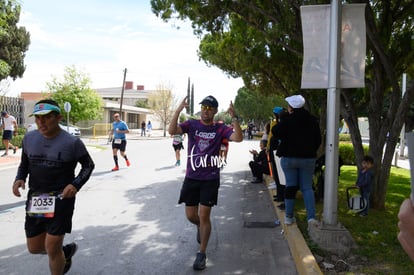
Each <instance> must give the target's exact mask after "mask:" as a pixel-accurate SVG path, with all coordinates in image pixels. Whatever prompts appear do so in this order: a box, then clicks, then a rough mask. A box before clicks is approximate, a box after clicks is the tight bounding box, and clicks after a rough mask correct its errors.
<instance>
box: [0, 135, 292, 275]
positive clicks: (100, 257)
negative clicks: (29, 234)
mask: <svg viewBox="0 0 414 275" xmlns="http://www.w3.org/2000/svg"><path fill="white" fill-rule="evenodd" d="M171 142H172V140H171V139H169V138H163V137H151V138H150V139H145V138H140V137H135V139H134V136H130V139H129V141H128V145H127V154H128V157H129V159H130V161H131V166H130V167H126V166H125V162H124V161H123V159H120V168H121V169H120V170H119V171H116V172H111V168H112V167H113V159H112V156H111V155H112V154H111V150H110V147H109V145H107V144H106V142H105V141H104V140H100V141H99V140H98V141H96V140H87V139H85V143H86V144H88V145H90V146H88V148H89V149H90V152H91V155H92V157H93V159H94V161H95V164H96V168H95V171H94V172H93V174H92V177H91V179H90V180H89V182H88V183H87V184H86V185H85V186H84V187H83V189H82V190H81V192H79V193H78V195H77V201H76V209H75V214H74V217H73V230H72V233H71V234H68V235H67V236H66V238H65V242H71V241H75V242H77V243H78V245H79V249H78V251H77V253H76V255H75V256H74V257H73V265H72V268H71V270H70V271H69V272H68V274H108V275H113V274H194V273H203V274H297V271H296V268H295V263H294V260H293V258H292V256H291V254H290V251H289V247H288V243H287V241H286V239H285V238H284V235H283V234H281V227H280V226H275V224H274V221H275V220H276V219H277V217H276V214H275V211H274V207H273V204H272V201H271V199H270V197H269V193H268V191H267V188H266V187H265V185H264V184H251V183H250V179H251V175H250V171H249V167H248V161H249V160H250V159H251V156H250V154H249V152H248V150H249V149H258V147H259V142H258V141H248V140H245V141H243V142H242V143H231V144H230V151H229V155H228V161H229V164H228V166H227V167H225V168H224V169H223V170H222V175H221V187H220V194H219V203H218V205H217V206H216V207H214V209H213V211H212V234H211V237H210V242H209V246H208V249H207V257H208V261H207V268H206V269H205V270H204V271H201V272H195V271H193V269H192V263H193V261H194V258H195V255H196V252H197V251H198V244H197V242H196V229H195V227H194V226H193V225H191V224H190V223H189V222H188V221H187V220H186V218H185V216H184V206H183V205H178V204H177V200H178V195H179V190H180V187H181V183H182V180H183V178H184V169H185V163H186V153H185V151H182V152H183V153H182V165H181V167H175V166H174V163H175V157H174V152H173V148H172V146H171ZM96 145H99V146H100V147H101V149H96V147H95V146H96ZM185 147H187V146H185ZM16 169H17V167H16V166H14V167H10V166H8V167H6V168H3V169H2V170H1V171H0V173H1V180H0V228H1V234H0V274H10V275H22V274H48V260H47V257H46V256H44V255H31V254H29V253H28V252H27V249H26V244H25V235H24V230H23V223H24V206H23V204H24V199H25V196H23V197H22V198H16V197H14V196H13V195H12V193H11V184H12V182H13V178H14V176H15V173H16Z"/></svg>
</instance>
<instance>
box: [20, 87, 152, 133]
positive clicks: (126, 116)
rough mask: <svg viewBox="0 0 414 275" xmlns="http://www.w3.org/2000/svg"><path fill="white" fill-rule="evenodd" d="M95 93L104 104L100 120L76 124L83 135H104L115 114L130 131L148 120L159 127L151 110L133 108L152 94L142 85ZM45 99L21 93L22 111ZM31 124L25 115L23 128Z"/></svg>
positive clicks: (43, 96) (32, 121) (38, 94)
mask: <svg viewBox="0 0 414 275" xmlns="http://www.w3.org/2000/svg"><path fill="white" fill-rule="evenodd" d="M95 91H96V92H97V93H98V94H99V95H100V96H101V97H102V99H103V102H104V106H103V115H102V119H100V120H93V121H81V122H79V123H77V125H76V126H78V127H79V128H81V130H82V134H83V135H102V134H106V133H107V131H108V130H109V129H110V124H111V122H112V121H113V119H112V117H113V115H114V114H115V113H120V114H121V117H122V119H123V120H124V121H125V122H126V123H127V124H128V126H129V128H130V129H139V128H140V127H141V126H140V125H141V122H142V121H145V122H146V123H147V122H148V120H151V122H152V124H153V127H154V128H155V129H156V128H158V127H159V126H158V125H159V124H158V123H157V120H156V119H155V118H154V117H153V116H152V112H151V110H149V109H146V108H140V107H135V105H136V102H137V101H138V100H146V99H147V98H148V94H149V93H151V92H152V91H150V90H145V89H144V86H143V85H137V87H136V88H135V89H134V83H133V82H132V81H126V82H125V89H124V91H122V87H113V88H100V89H95ZM47 97H48V94H47V93H30V92H23V93H21V98H23V100H24V110H33V107H34V104H35V103H36V102H37V101H39V100H41V99H43V98H47ZM121 105H122V106H121ZM121 107H122V110H121ZM62 108H63V106H62ZM25 113H27V111H26V112H25ZM69 120H70V118H69ZM31 123H34V118H33V117H28V115H25V116H24V121H23V124H24V126H25V127H27V125H29V124H31Z"/></svg>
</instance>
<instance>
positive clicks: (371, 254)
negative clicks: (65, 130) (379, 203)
mask: <svg viewBox="0 0 414 275" xmlns="http://www.w3.org/2000/svg"><path fill="white" fill-rule="evenodd" d="M356 178H357V168H356V166H348V165H345V166H342V167H341V175H340V178H339V185H338V217H337V218H338V222H340V223H341V224H343V225H344V226H345V227H346V228H347V229H348V231H349V232H350V233H351V235H352V237H353V238H354V241H355V242H356V243H357V245H358V249H356V250H355V251H353V252H352V253H353V254H354V255H356V256H357V257H361V258H363V259H365V260H366V261H367V264H364V266H363V267H361V270H358V273H360V272H362V273H364V274H414V264H413V262H412V261H411V260H410V259H409V258H408V256H407V255H406V254H405V252H404V250H403V249H402V247H401V245H400V243H399V241H398V239H397V235H398V232H399V230H398V217H397V215H398V211H399V209H400V205H401V203H402V201H403V200H404V199H405V198H407V197H409V194H410V192H411V185H410V171H409V170H406V169H402V168H396V167H392V168H391V174H390V179H389V183H388V191H387V196H386V203H385V207H386V210H384V211H378V210H375V209H372V208H371V209H370V210H369V215H368V216H367V217H360V216H359V215H358V214H355V213H353V212H352V211H350V210H349V209H348V205H347V200H346V188H347V187H350V186H353V185H354V184H355V181H356ZM316 208H317V215H318V217H319V218H321V217H322V212H323V202H319V203H317V204H316ZM295 212H296V217H297V220H298V226H299V228H300V229H301V231H302V233H303V234H304V237H305V238H306V239H307V242H308V244H309V247H310V249H311V250H312V252H313V253H316V254H318V255H322V256H323V254H322V253H323V252H321V251H320V249H318V247H317V246H316V245H315V244H314V243H312V242H311V241H310V240H309V239H308V236H307V230H306V227H307V224H306V222H305V221H306V211H305V207H304V204H303V200H302V199H301V198H300V199H298V200H296V204H295Z"/></svg>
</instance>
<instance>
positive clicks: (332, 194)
mask: <svg viewBox="0 0 414 275" xmlns="http://www.w3.org/2000/svg"><path fill="white" fill-rule="evenodd" d="M341 15H342V9H341V1H339V0H332V2H331V15H330V18H331V20H330V35H329V72H328V85H329V86H328V91H327V92H328V95H327V114H328V115H327V125H326V149H325V152H326V154H325V193H324V204H323V207H324V209H323V222H324V224H327V225H336V224H337V214H338V213H337V212H338V195H337V193H338V144H339V143H338V140H339V138H338V135H339V133H338V129H339V104H340V101H339V96H340V89H339V88H338V86H340V74H339V70H340V60H341V58H340V56H341V48H340V42H341V27H342V23H341V22H342V16H341Z"/></svg>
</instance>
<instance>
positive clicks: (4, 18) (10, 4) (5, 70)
mask: <svg viewBox="0 0 414 275" xmlns="http://www.w3.org/2000/svg"><path fill="white" fill-rule="evenodd" d="M19 20H20V5H18V4H17V1H12V0H9V1H7V0H0V80H3V79H5V78H7V77H9V76H10V77H11V78H12V79H13V80H15V79H16V78H18V77H22V76H23V73H24V71H25V70H26V66H25V65H24V58H25V56H26V54H25V52H26V51H27V50H28V49H29V45H30V34H29V32H27V31H26V28H25V27H22V26H20V27H18V26H17V23H18V22H19Z"/></svg>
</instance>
